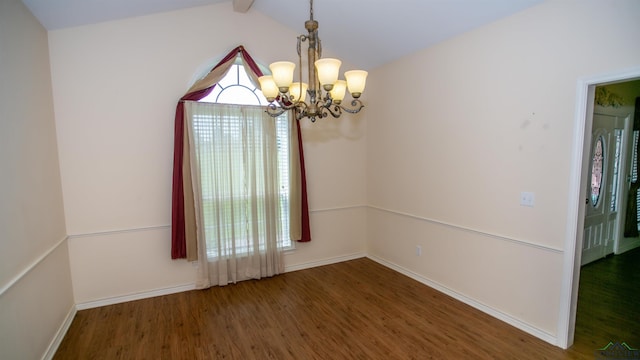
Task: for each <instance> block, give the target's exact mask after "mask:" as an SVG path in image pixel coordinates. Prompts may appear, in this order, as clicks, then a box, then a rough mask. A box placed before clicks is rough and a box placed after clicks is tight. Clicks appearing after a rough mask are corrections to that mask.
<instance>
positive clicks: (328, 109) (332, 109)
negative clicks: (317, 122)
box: [323, 104, 342, 119]
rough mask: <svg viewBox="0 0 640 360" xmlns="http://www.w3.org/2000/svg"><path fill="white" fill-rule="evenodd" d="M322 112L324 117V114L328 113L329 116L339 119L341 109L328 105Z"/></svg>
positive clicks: (338, 106) (337, 106)
mask: <svg viewBox="0 0 640 360" xmlns="http://www.w3.org/2000/svg"><path fill="white" fill-rule="evenodd" d="M323 112H324V113H325V116H326V113H329V114H331V116H333V117H334V118H336V119H337V118H339V117H340V115H342V108H341V107H340V105H331V104H329V105H328V106H326V107H325V108H324V111H323Z"/></svg>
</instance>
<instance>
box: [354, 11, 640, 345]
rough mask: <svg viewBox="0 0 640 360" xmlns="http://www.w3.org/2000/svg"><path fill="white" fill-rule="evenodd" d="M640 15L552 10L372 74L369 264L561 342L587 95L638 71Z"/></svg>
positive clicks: (492, 27)
mask: <svg viewBox="0 0 640 360" xmlns="http://www.w3.org/2000/svg"><path fill="white" fill-rule="evenodd" d="M639 15H640V2H637V1H634V0H626V1H625V0H620V1H600V0H597V1H596V0H590V1H583V0H581V1H577V0H562V1H554V0H552V1H547V2H545V3H543V4H541V5H539V6H536V7H533V8H530V9H528V10H526V11H523V12H522V13H519V14H516V15H514V16H511V17H509V18H506V19H503V20H501V21H498V22H495V23H493V24H490V25H488V26H485V27H483V28H480V29H477V30H474V31H472V32H469V33H466V34H464V35H461V36H459V37H457V38H455V39H452V40H449V41H445V42H443V43H441V44H438V45H436V46H434V47H432V48H429V49H426V50H423V51H421V52H419V53H417V54H414V55H412V56H409V57H406V58H403V59H401V60H399V61H396V62H394V63H391V64H388V65H385V66H383V67H381V68H378V69H376V70H374V71H373V72H372V73H371V75H370V81H369V84H368V90H367V100H368V103H369V104H370V106H369V108H368V109H367V110H368V112H367V118H366V121H367V142H368V146H367V153H366V159H367V180H368V181H367V201H368V204H369V205H370V209H369V210H368V213H367V241H368V243H367V246H368V249H367V250H368V253H369V254H370V255H371V256H373V257H376V258H379V259H381V260H383V261H386V262H388V263H389V264H391V265H393V266H396V267H397V268H399V269H404V270H406V271H407V272H409V273H412V274H415V276H416V277H417V278H420V279H423V280H425V281H428V282H431V283H433V284H436V285H438V286H441V287H442V288H443V289H446V290H447V291H450V292H451V293H454V294H457V295H458V296H459V297H460V298H463V299H467V300H469V301H470V302H471V303H473V304H474V305H476V306H480V307H485V309H488V310H489V311H490V312H491V313H492V314H494V315H497V316H501V317H503V318H506V319H509V320H510V322H511V323H514V324H516V325H518V326H520V327H521V328H524V329H526V330H527V331H530V332H532V333H534V334H536V335H537V336H539V337H541V338H544V339H546V340H547V341H550V342H556V339H557V337H558V336H562V334H558V333H557V332H558V330H557V329H558V323H559V321H560V315H559V313H560V308H561V305H560V296H561V280H562V279H561V277H562V270H563V259H564V253H563V252H564V249H565V248H566V246H567V245H566V241H574V240H573V239H567V235H566V234H567V228H568V226H570V224H568V221H569V220H568V215H567V214H568V213H569V210H570V208H571V207H574V206H577V205H576V204H569V196H568V193H569V185H570V176H571V174H570V169H571V154H572V150H573V149H574V148H575V147H576V145H575V144H573V143H572V142H573V139H574V125H575V111H576V109H575V107H576V88H577V84H578V81H579V79H581V78H582V77H585V76H593V75H598V74H603V73H608V72H613V71H620V70H621V69H627V68H629V67H633V66H638V64H639V61H640V48H639V47H638V46H636V44H637V36H636V34H638V33H640V23H639V22H638V21H637V19H638V16H639ZM386 89H390V90H393V91H389V92H385V91H384V90H386ZM378 104H384V105H387V104H390V105H393V106H389V107H382V106H381V105H378ZM579 145H580V146H581V144H579ZM522 191H529V192H534V193H535V206H534V207H523V206H520V205H519V200H520V192H522ZM417 245H419V246H421V247H422V256H417V255H415V254H416V252H415V248H416V246H417Z"/></svg>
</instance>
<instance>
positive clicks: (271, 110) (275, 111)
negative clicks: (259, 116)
mask: <svg viewBox="0 0 640 360" xmlns="http://www.w3.org/2000/svg"><path fill="white" fill-rule="evenodd" d="M285 111H287V109H285V108H283V107H278V106H276V104H275V103H270V104H269V105H267V110H266V112H267V114H269V116H271V117H278V116H280V115H282V114H284V112H285Z"/></svg>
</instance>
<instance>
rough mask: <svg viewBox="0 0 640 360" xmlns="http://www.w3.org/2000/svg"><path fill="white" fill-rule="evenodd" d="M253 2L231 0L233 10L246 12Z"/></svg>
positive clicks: (248, 0) (251, 0)
mask: <svg viewBox="0 0 640 360" xmlns="http://www.w3.org/2000/svg"><path fill="white" fill-rule="evenodd" d="M252 4H253V0H233V11H235V12H239V13H246V12H247V11H249V8H250V7H251V5H252Z"/></svg>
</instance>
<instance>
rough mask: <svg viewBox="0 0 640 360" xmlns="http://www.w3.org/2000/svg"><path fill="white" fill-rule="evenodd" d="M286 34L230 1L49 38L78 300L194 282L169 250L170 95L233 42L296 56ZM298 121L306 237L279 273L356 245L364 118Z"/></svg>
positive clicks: (268, 57) (272, 57) (263, 59)
mask: <svg viewBox="0 0 640 360" xmlns="http://www.w3.org/2000/svg"><path fill="white" fill-rule="evenodd" d="M302 25H303V24H300V26H301V29H300V30H301V31H302V30H303V29H302ZM257 29H262V30H260V31H257ZM264 29H268V30H264ZM296 36H297V32H292V31H291V30H289V29H286V28H284V27H283V26H281V25H279V24H277V23H275V22H274V21H272V20H271V19H269V18H266V17H264V16H262V15H261V14H260V13H258V12H248V13H247V14H238V13H235V12H233V10H232V6H231V3H230V2H229V3H224V4H219V5H213V6H205V7H199V8H192V9H187V10H182V11H175V12H169V13H163V14H156V15H152V16H146V17H139V18H131V19H126V20H121V21H114V22H106V23H101V24H96V25H90V26H83V27H77V28H71V29H65V30H57V31H52V32H50V33H49V41H50V54H51V68H52V78H53V92H54V104H55V111H56V124H57V131H58V142H59V148H60V168H61V173H62V186H63V190H64V199H65V211H66V221H67V230H68V233H69V234H70V240H69V249H70V257H71V268H72V274H73V284H74V294H75V300H76V302H77V303H79V304H85V303H92V302H95V301H102V300H105V299H110V298H117V299H118V298H119V299H123V298H122V297H127V296H132V295H134V296H135V294H138V293H148V292H153V291H157V292H158V293H162V292H171V291H174V290H175V291H179V290H182V289H184V288H188V286H189V285H190V284H193V283H194V281H195V268H194V267H193V266H192V265H191V264H189V263H187V262H186V261H183V260H178V261H172V260H171V259H170V252H169V242H170V230H169V227H168V225H169V223H170V200H171V167H172V161H173V158H172V151H173V122H174V118H173V117H174V114H175V106H176V102H177V100H178V99H179V98H180V97H181V96H182V95H183V94H184V93H185V92H186V90H187V89H188V87H189V86H190V84H191V83H192V82H193V81H194V80H195V77H196V76H197V75H200V74H202V73H203V69H204V70H206V68H207V66H212V65H215V63H216V62H217V61H216V59H219V58H221V57H222V56H224V55H226V53H227V52H228V51H230V50H231V49H232V48H234V47H235V46H237V45H239V44H242V45H244V46H245V47H246V48H247V49H248V50H249V52H250V53H251V54H252V55H253V57H254V58H255V60H256V61H258V62H260V63H262V64H265V65H266V64H269V63H271V62H273V61H276V60H283V59H282V57H286V58H289V59H295V57H296V50H295V41H296ZM274 39H285V40H284V41H281V42H275V41H274ZM325 53H326V55H330V49H328V48H325ZM302 125H303V136H304V140H305V155H306V157H307V172H308V176H309V181H308V182H309V202H310V208H311V211H312V212H311V222H312V237H313V241H312V242H311V243H308V244H299V246H298V249H297V250H296V251H294V252H291V253H288V254H287V256H286V260H285V265H286V267H287V269H289V270H295V269H299V268H303V267H306V266H312V265H317V264H321V263H325V262H331V261H338V260H341V259H344V258H349V257H353V256H362V255H363V254H364V250H365V239H364V233H365V231H366V230H365V218H364V216H365V213H366V208H365V207H364V205H365V204H366V201H365V194H366V188H365V185H364V184H365V177H364V175H365V164H364V161H363V159H364V154H365V145H366V143H365V139H364V125H363V123H362V121H361V120H360V119H358V118H350V117H346V118H343V119H340V120H328V121H327V123H326V124H315V125H311V124H310V123H309V122H308V121H305V122H304V123H303V124H302ZM117 299H116V300H117Z"/></svg>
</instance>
